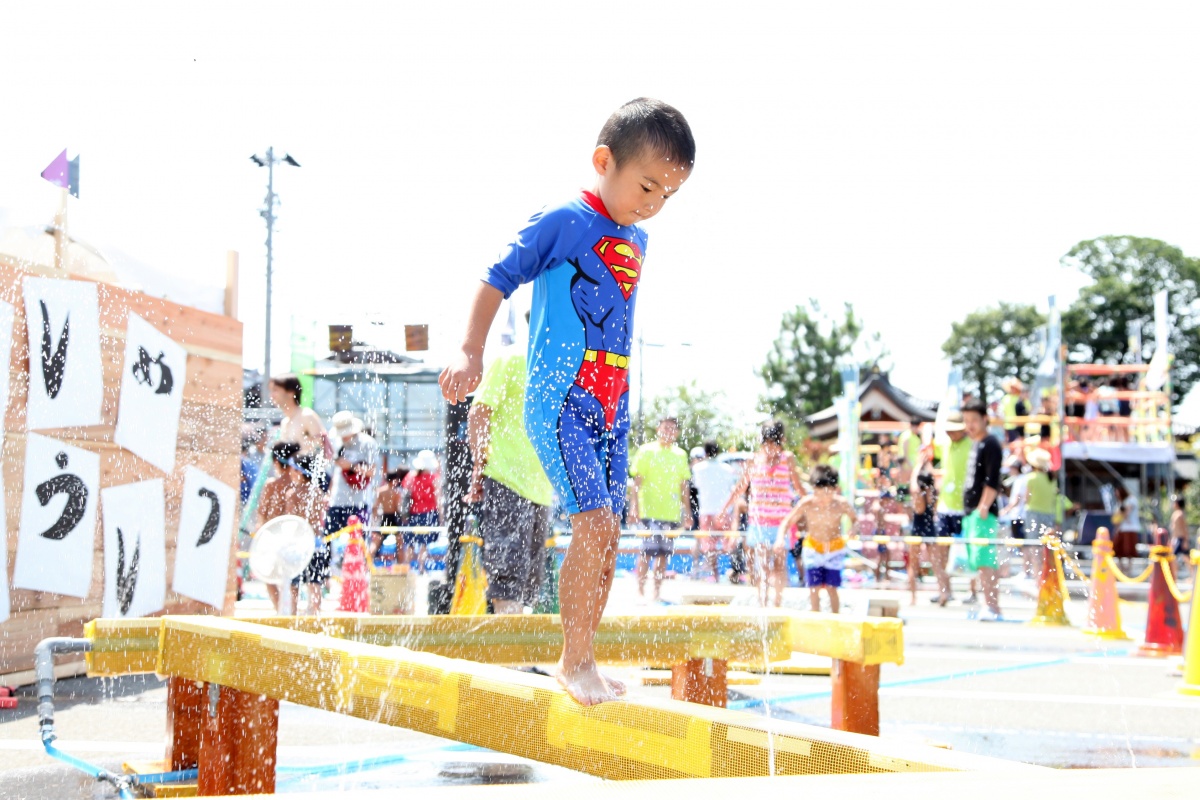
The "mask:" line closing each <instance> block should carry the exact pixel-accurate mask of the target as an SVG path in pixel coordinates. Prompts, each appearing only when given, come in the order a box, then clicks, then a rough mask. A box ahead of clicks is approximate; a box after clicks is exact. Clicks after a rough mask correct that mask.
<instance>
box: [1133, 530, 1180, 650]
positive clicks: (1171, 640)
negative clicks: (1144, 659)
mask: <svg viewBox="0 0 1200 800" xmlns="http://www.w3.org/2000/svg"><path fill="white" fill-rule="evenodd" d="M1166 541H1167V532H1166V531H1165V530H1164V529H1162V528H1159V529H1158V530H1156V531H1155V532H1154V546H1153V547H1151V548H1150V560H1151V561H1153V562H1155V565H1154V566H1155V569H1154V570H1153V571H1152V572H1151V573H1150V610H1149V613H1148V615H1147V617H1146V641H1145V642H1143V643H1142V646H1141V647H1139V648H1138V655H1140V656H1155V657H1158V658H1162V657H1164V656H1177V655H1179V654H1180V653H1182V652H1183V620H1181V619H1180V617H1179V603H1178V602H1176V600H1175V595H1173V594H1171V589H1170V587H1168V586H1167V578H1166V575H1165V574H1164V573H1163V570H1164V569H1170V568H1171V566H1170V558H1171V549H1170V548H1169V547H1167V545H1166Z"/></svg>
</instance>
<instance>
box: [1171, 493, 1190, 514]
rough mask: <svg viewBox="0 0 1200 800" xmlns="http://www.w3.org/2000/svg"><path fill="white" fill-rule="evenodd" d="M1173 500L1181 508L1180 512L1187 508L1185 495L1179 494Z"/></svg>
mask: <svg viewBox="0 0 1200 800" xmlns="http://www.w3.org/2000/svg"><path fill="white" fill-rule="evenodd" d="M1171 499H1172V500H1174V501H1175V505H1177V506H1179V510H1180V511H1183V510H1184V509H1185V508H1187V501H1186V500H1184V499H1183V495H1181V494H1177V495H1175V496H1174V497H1172V498H1171Z"/></svg>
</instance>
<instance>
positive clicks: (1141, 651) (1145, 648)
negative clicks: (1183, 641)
mask: <svg viewBox="0 0 1200 800" xmlns="http://www.w3.org/2000/svg"><path fill="white" fill-rule="evenodd" d="M1137 654H1138V655H1139V656H1146V657H1147V658H1167V657H1168V656H1178V655H1182V654H1183V647H1181V646H1180V645H1177V644H1175V645H1172V644H1156V643H1153V642H1147V643H1146V644H1143V645H1140V646H1139V647H1138V650H1137Z"/></svg>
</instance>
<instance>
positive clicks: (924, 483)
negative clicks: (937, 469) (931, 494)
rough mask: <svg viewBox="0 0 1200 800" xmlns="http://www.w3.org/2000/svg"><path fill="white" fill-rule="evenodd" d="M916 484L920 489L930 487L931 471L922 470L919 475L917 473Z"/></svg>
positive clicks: (931, 483) (931, 482) (931, 480)
mask: <svg viewBox="0 0 1200 800" xmlns="http://www.w3.org/2000/svg"><path fill="white" fill-rule="evenodd" d="M917 486H920V487H921V488H922V489H929V488H931V487H932V486H933V473H932V472H922V473H921V474H920V475H918V476H917Z"/></svg>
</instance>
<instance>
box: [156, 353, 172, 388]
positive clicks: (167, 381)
mask: <svg viewBox="0 0 1200 800" xmlns="http://www.w3.org/2000/svg"><path fill="white" fill-rule="evenodd" d="M154 363H155V364H158V388H157V389H155V390H154V393H155V394H170V393H171V389H172V388H173V387H174V386H175V379H174V378H173V377H172V376H171V368H170V367H168V366H167V365H166V364H164V363H163V354H162V352H161V351H160V352H159V354H158V358H156V359H154Z"/></svg>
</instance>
